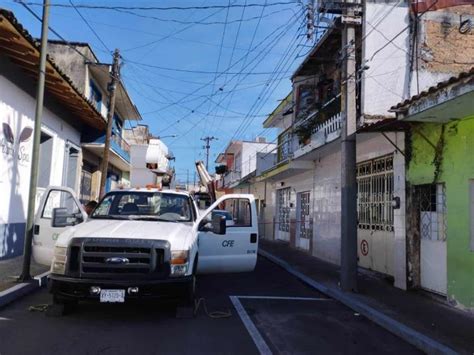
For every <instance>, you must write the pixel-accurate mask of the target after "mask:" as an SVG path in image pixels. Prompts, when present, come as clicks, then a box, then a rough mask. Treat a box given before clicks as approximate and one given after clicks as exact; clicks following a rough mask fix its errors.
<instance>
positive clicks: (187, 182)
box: [186, 169, 189, 190]
mask: <svg viewBox="0 0 474 355" xmlns="http://www.w3.org/2000/svg"><path fill="white" fill-rule="evenodd" d="M186 190H189V169H186Z"/></svg>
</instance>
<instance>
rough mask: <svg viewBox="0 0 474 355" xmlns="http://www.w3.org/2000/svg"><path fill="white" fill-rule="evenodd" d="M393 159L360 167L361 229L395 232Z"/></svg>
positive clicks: (358, 206)
mask: <svg viewBox="0 0 474 355" xmlns="http://www.w3.org/2000/svg"><path fill="white" fill-rule="evenodd" d="M392 200H393V156H392V155H389V156H384V157H381V158H377V159H373V160H370V161H365V162H362V163H359V164H358V165H357V215H358V226H359V228H360V229H366V230H383V231H393V206H392Z"/></svg>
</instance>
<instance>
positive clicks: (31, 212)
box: [19, 0, 49, 282]
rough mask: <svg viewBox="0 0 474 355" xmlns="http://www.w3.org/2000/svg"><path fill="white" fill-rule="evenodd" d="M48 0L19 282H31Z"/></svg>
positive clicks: (37, 89) (42, 34) (44, 22)
mask: <svg viewBox="0 0 474 355" xmlns="http://www.w3.org/2000/svg"><path fill="white" fill-rule="evenodd" d="M48 26H49V0H44V1H43V18H42V21H41V47H40V57H39V67H38V86H37V88H36V108H35V126H34V133H33V154H32V157H31V176H30V190H29V193H28V211H27V217H26V229H25V244H24V252H23V270H22V272H21V275H20V277H19V281H23V282H24V281H29V280H31V274H30V266H31V250H32V247H31V243H32V242H33V228H34V221H35V202H36V201H35V200H36V185H37V184H38V168H39V155H40V142H41V119H42V116H43V101H44V84H45V81H46V52H47V50H48Z"/></svg>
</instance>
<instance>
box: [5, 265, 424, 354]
mask: <svg viewBox="0 0 474 355" xmlns="http://www.w3.org/2000/svg"><path fill="white" fill-rule="evenodd" d="M199 295H200V297H202V298H203V299H204V300H205V302H206V306H207V310H208V313H209V314H207V313H206V312H205V310H204V308H203V307H201V308H200V309H199V311H198V314H197V316H196V317H195V318H190V319H178V318H176V316H175V307H174V305H173V304H152V303H139V304H138V303H131V304H122V305H111V304H81V305H80V306H79V307H78V309H77V310H76V311H75V312H74V313H72V314H68V315H65V316H62V317H47V316H45V314H44V313H42V312H32V311H29V310H28V308H29V306H32V305H40V304H45V303H50V301H51V297H50V295H49V294H48V293H47V291H46V290H41V291H38V292H36V293H34V294H31V295H29V296H27V297H25V298H23V299H21V300H19V301H17V302H15V303H13V304H11V305H10V306H8V307H7V308H4V309H2V310H0V354H1V355H11V354H35V355H39V354H66V353H67V354H114V355H118V354H127V355H130V354H209V353H214V354H258V353H259V352H261V351H270V352H273V353H281V354H290V353H300V354H303V353H308V354H309V353H313V354H314V353H318V354H334V353H339V354H353V353H360V354H362V353H364V354H366V353H378V354H380V353H382V354H383V353H386V354H392V353H393V354H394V353H408V354H410V353H417V350H416V349H414V348H413V347H412V346H411V345H409V344H407V343H405V342H404V341H403V340H401V339H399V338H398V337H396V336H394V335H392V334H391V333H389V332H387V331H385V330H384V329H382V328H380V327H378V326H377V325H375V324H374V323H372V322H370V321H369V320H367V319H366V318H364V317H362V316H360V315H358V314H356V313H354V312H353V311H352V310H350V309H348V308H347V307H345V306H343V305H342V304H340V303H338V302H336V301H334V300H331V299H328V298H327V297H325V296H324V295H322V294H320V293H318V292H316V291H314V290H313V289H310V288H309V287H307V286H306V285H304V284H302V283H301V282H300V281H298V280H297V279H296V278H294V277H293V276H292V275H290V274H288V273H287V272H286V271H284V270H282V269H281V268H279V267H278V266H276V265H274V264H272V263H271V262H269V261H267V260H266V259H263V258H260V259H259V261H258V265H257V268H256V270H255V272H253V273H245V274H221V275H206V276H201V277H200V278H199ZM230 296H238V297H232V298H231V297H230ZM236 303H237V307H236ZM239 305H240V306H241V307H238V306H239ZM215 311H221V312H227V311H230V312H231V316H230V317H228V318H219V319H216V318H213V317H211V316H215V315H217V314H215V313H214V312H215ZM210 315H211V316H210Z"/></svg>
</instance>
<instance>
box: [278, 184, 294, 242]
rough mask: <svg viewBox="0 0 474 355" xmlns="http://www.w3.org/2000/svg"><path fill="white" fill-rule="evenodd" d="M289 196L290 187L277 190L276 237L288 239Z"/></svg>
mask: <svg viewBox="0 0 474 355" xmlns="http://www.w3.org/2000/svg"><path fill="white" fill-rule="evenodd" d="M290 198H291V188H289V187H287V188H284V189H280V190H277V227H276V228H275V230H276V233H275V234H276V239H279V240H284V241H289V240H290V208H291V206H290Z"/></svg>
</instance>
